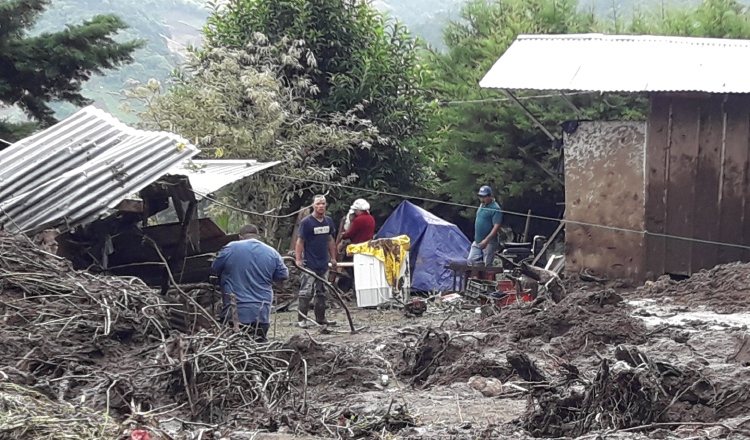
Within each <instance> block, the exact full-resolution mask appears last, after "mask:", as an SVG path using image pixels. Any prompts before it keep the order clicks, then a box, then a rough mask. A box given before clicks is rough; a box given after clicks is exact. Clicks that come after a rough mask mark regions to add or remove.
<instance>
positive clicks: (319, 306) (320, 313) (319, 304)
mask: <svg viewBox="0 0 750 440" xmlns="http://www.w3.org/2000/svg"><path fill="white" fill-rule="evenodd" d="M313 310H314V311H315V321H316V322H317V323H318V324H320V325H330V326H335V325H336V321H329V320H327V319H326V298H325V297H324V296H318V297H315V304H314V306H313Z"/></svg>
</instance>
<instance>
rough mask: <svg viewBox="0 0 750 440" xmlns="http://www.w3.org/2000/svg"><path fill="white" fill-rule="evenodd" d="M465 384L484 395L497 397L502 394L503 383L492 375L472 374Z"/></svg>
mask: <svg viewBox="0 0 750 440" xmlns="http://www.w3.org/2000/svg"><path fill="white" fill-rule="evenodd" d="M467 384H468V385H469V386H470V387H472V388H474V389H475V390H477V391H479V392H480V393H482V395H484V396H485V397H497V396H499V395H501V394H503V383H502V382H501V381H499V380H497V379H495V378H494V377H482V376H473V377H472V378H470V379H469V382H467Z"/></svg>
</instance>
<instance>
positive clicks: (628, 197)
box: [563, 122, 646, 280]
mask: <svg viewBox="0 0 750 440" xmlns="http://www.w3.org/2000/svg"><path fill="white" fill-rule="evenodd" d="M563 142H564V144H565V218H566V219H567V220H570V221H572V222H582V223H588V224H592V225H608V226H613V227H618V228H624V229H629V230H635V231H643V230H644V219H645V206H644V203H645V202H644V191H645V189H644V156H645V151H646V123H645V122H581V123H580V124H579V126H578V129H577V130H576V131H575V132H573V133H572V134H566V135H565V137H564V140H563ZM643 242H644V240H643V234H642V233H632V232H624V231H617V230H612V229H606V228H599V227H593V226H587V225H581V224H575V223H568V224H567V225H566V229H565V254H566V255H565V257H566V267H565V269H566V271H570V272H579V271H581V270H583V269H589V270H593V271H594V272H596V273H598V274H606V275H607V276H609V277H610V278H629V279H633V280H637V279H641V278H643V272H642V268H643V262H644V253H643V251H644V248H643Z"/></svg>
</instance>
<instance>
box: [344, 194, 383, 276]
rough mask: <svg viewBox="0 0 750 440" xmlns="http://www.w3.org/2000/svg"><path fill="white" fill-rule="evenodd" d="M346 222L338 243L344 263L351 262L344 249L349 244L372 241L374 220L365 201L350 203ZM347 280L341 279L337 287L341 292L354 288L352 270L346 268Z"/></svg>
mask: <svg viewBox="0 0 750 440" xmlns="http://www.w3.org/2000/svg"><path fill="white" fill-rule="evenodd" d="M346 220H347V222H346V224H345V225H344V230H345V231H346V232H344V234H343V235H342V236H341V242H340V243H339V253H340V255H344V261H347V262H348V261H353V258H352V257H350V256H347V255H346V252H345V249H346V246H347V245H349V244H359V243H364V242H366V241H370V240H372V238H373V237H374V236H375V219H374V218H373V217H372V215H370V204H369V203H367V200H365V199H357V200H355V201H354V203H352V206H351V208H350V209H349V213H348V214H347V219H346ZM346 272H347V273H348V274H349V279H346V278H344V279H342V280H341V281H340V282H339V287H341V289H342V290H344V291H346V290H349V289H350V288H352V287H353V286H354V269H352V268H346Z"/></svg>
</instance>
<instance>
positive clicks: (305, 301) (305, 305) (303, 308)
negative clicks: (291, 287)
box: [297, 296, 310, 327]
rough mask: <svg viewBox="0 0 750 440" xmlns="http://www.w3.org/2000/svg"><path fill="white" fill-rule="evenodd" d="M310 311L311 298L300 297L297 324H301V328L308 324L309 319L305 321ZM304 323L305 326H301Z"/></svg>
mask: <svg viewBox="0 0 750 440" xmlns="http://www.w3.org/2000/svg"><path fill="white" fill-rule="evenodd" d="M309 311H310V298H308V297H306V296H300V297H299V311H298V312H297V322H299V323H300V327H302V326H303V325H306V324H307V319H305V316H307V312H309ZM302 315H304V316H302ZM303 322H304V323H305V324H301V323H303Z"/></svg>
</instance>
